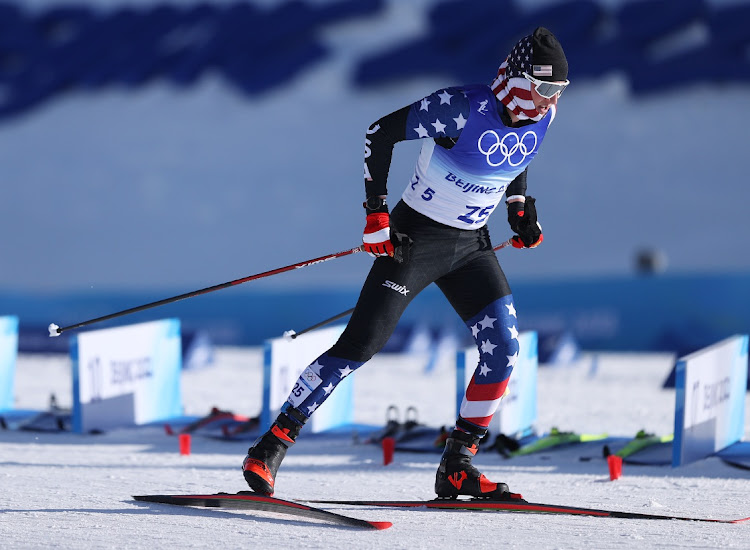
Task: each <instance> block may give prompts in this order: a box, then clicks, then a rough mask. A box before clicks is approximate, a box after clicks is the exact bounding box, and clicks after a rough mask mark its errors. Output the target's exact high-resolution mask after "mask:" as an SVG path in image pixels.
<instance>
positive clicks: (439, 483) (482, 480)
mask: <svg viewBox="0 0 750 550" xmlns="http://www.w3.org/2000/svg"><path fill="white" fill-rule="evenodd" d="M480 439H481V438H480V437H479V436H475V435H472V434H468V433H466V432H462V431H460V430H453V433H451V435H450V437H449V438H448V439H446V441H445V451H443V456H442V457H441V459H440V466H439V467H438V471H437V475H436V476H435V492H436V493H437V496H438V498H439V499H455V498H458V496H459V495H466V496H471V497H474V498H481V499H488V500H517V501H522V500H523V498H522V497H521V495H517V494H514V493H511V492H510V490H509V489H508V486H507V485H506V484H505V483H494V482H492V481H490V480H489V479H487V478H486V477H484V474H482V473H480V472H479V470H477V469H476V468H475V467H474V466H473V465H472V464H471V459H472V458H473V457H474V455H475V454H476V453H477V451H478V450H479V445H478V444H479V440H480Z"/></svg>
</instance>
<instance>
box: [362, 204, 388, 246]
mask: <svg viewBox="0 0 750 550" xmlns="http://www.w3.org/2000/svg"><path fill="white" fill-rule="evenodd" d="M362 242H363V243H364V248H365V252H367V253H368V254H369V255H370V256H393V243H391V217H390V215H389V214H388V212H375V213H373V214H367V225H365V232H364V235H362Z"/></svg>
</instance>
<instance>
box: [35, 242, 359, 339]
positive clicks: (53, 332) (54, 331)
mask: <svg viewBox="0 0 750 550" xmlns="http://www.w3.org/2000/svg"><path fill="white" fill-rule="evenodd" d="M363 250H364V247H363V246H362V245H360V246H357V247H354V248H350V249H349V250H344V251H342V252H336V253H334V254H328V255H326V256H321V257H320V258H315V259H313V260H307V261H304V262H299V263H296V264H292V265H287V266H285V267H279V268H277V269H272V270H270V271H264V272H263V273H258V274H256V275H250V276H248V277H243V278H241V279H235V280H234V281H228V282H226V283H221V284H218V285H214V286H209V287H207V288H204V289H201V290H194V291H193V292H186V293H185V294H180V295H179V296H173V297H172V298H165V299H164V300H158V301H156V302H151V303H150V304H144V305H142V306H137V307H132V308H130V309H125V310H123V311H118V312H117V313H111V314H109V315H104V316H103V317H97V318H96V319H89V320H88V321H83V322H82V323H77V324H75V325H70V326H67V327H59V326H57V325H56V324H55V323H51V324H50V326H49V327H48V329H49V335H50V336H51V337H52V336H60V334H62V333H63V332H65V331H66V330H72V329H76V328H81V327H85V326H87V325H93V324H94V323H100V322H102V321H108V320H110V319H114V318H116V317H122V316H123V315H130V314H131V313H137V312H139V311H144V310H146V309H151V308H154V307H158V306H163V305H166V304H171V303H172V302H177V301H179V300H185V299H187V298H193V297H194V296H200V295H201V294H208V293H209V292H214V291H215V290H221V289H223V288H228V287H230V286H235V285H240V284H242V283H247V282H248V281H254V280H255V279H262V278H264V277H270V276H271V275H278V274H279V273H284V272H286V271H291V270H292V269H301V268H303V267H307V266H309V265H313V264H319V263H323V262H327V261H328V260H334V259H336V258H341V257H342V256H348V255H350V254H356V253H357V252H362V251H363Z"/></svg>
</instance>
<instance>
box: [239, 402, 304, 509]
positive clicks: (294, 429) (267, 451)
mask: <svg viewBox="0 0 750 550" xmlns="http://www.w3.org/2000/svg"><path fill="white" fill-rule="evenodd" d="M290 413H291V414H290ZM294 413H297V414H294ZM292 415H293V416H294V417H295V418H297V417H298V416H299V417H302V418H304V417H303V416H302V413H300V412H298V411H296V410H294V409H289V410H288V411H287V412H286V413H281V414H280V415H279V416H278V418H277V419H276V421H275V422H274V423H273V425H272V426H271V429H270V430H268V431H267V432H266V433H265V434H263V435H262V436H261V437H260V438H259V439H257V440H256V441H255V443H253V446H252V447H250V448H249V449H248V450H247V456H246V457H245V460H243V461H242V473H243V475H244V477H245V481H247V484H248V485H249V486H250V489H252V490H253V491H255V492H256V493H262V494H264V495H268V496H271V495H273V488H274V482H275V480H276V472H278V470H279V466H280V465H281V461H282V460H284V457H285V456H286V451H287V449H289V447H291V446H292V445H293V444H294V440H295V439H297V436H298V435H299V432H300V430H301V429H302V424H299V423H297V422H295V421H294V420H292V419H291V418H289V416H292Z"/></svg>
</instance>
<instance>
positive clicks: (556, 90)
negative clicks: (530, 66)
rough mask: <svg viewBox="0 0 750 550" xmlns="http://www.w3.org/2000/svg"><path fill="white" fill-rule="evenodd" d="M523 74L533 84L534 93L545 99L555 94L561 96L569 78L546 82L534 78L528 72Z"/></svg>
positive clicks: (568, 82)
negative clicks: (563, 80)
mask: <svg viewBox="0 0 750 550" xmlns="http://www.w3.org/2000/svg"><path fill="white" fill-rule="evenodd" d="M523 76H524V78H526V80H528V81H529V82H531V83H532V84H533V85H534V89H535V90H536V93H538V94H539V95H540V96H542V97H544V98H547V99H552V98H553V97H554V96H555V95H557V96H558V97H559V96H561V95H562V93H563V91H564V90H565V88H567V87H568V84H570V80H566V81H565V82H546V81H544V80H539V79H537V78H534V77H533V76H531V75H530V74H529V73H523Z"/></svg>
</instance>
